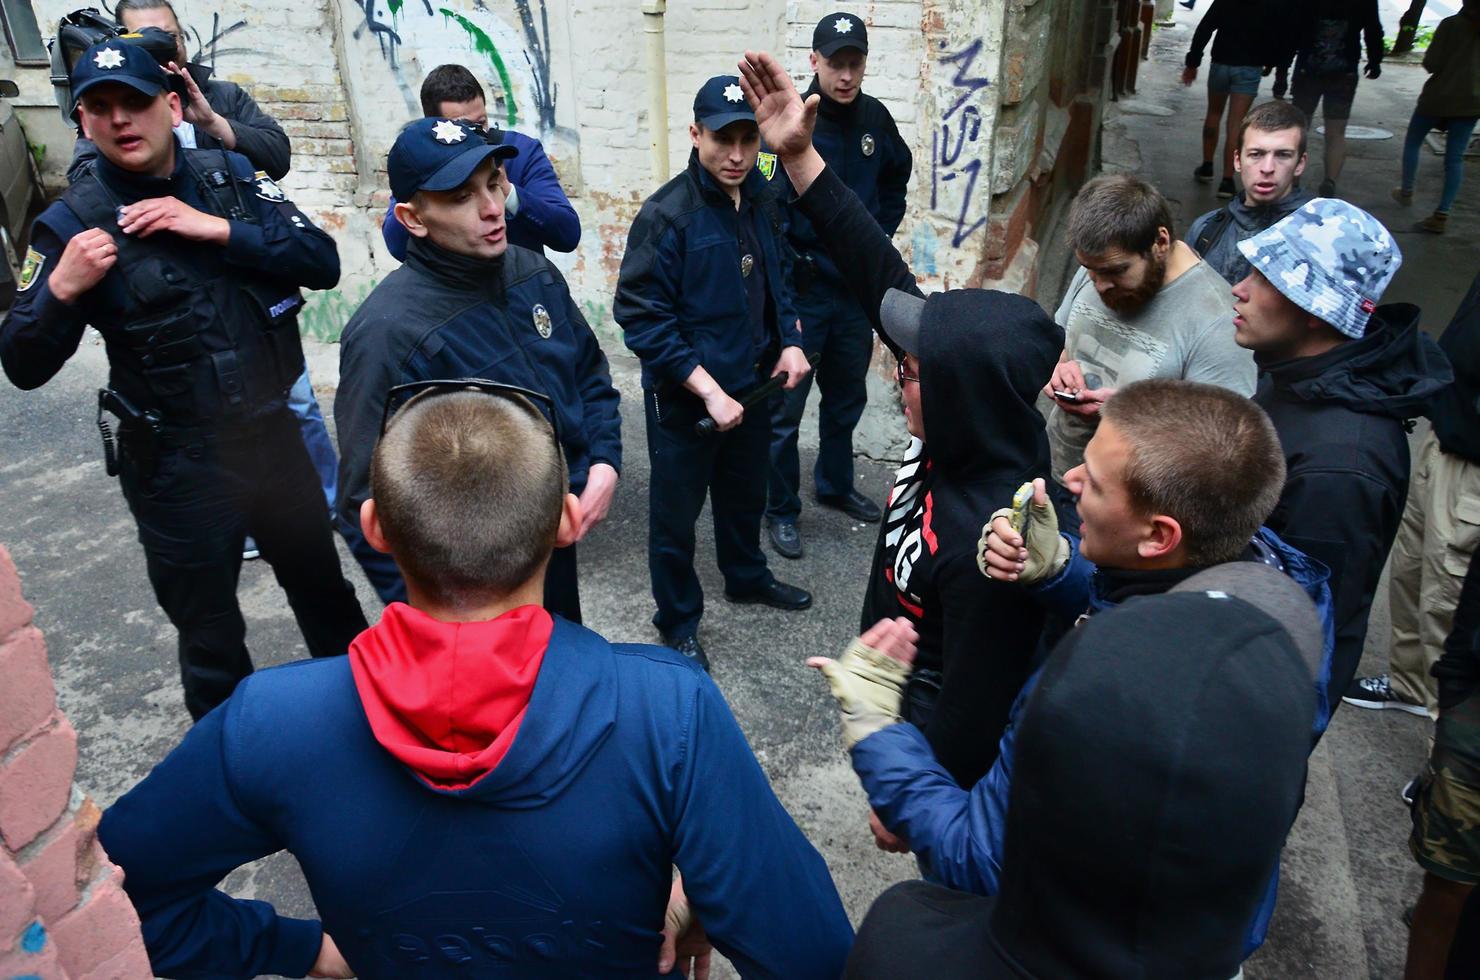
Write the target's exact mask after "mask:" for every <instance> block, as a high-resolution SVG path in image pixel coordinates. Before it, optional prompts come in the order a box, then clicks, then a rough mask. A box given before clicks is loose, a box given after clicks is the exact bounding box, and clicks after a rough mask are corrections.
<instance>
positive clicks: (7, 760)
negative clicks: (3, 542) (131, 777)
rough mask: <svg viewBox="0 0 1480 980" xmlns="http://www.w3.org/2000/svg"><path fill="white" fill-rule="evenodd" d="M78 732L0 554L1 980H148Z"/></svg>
mask: <svg viewBox="0 0 1480 980" xmlns="http://www.w3.org/2000/svg"><path fill="white" fill-rule="evenodd" d="M76 767H77V733H76V732H75V731H73V729H72V726H71V725H70V724H69V723H68V722H67V719H66V718H65V717H64V716H63V715H62V713H61V712H60V711H59V710H58V709H57V700H56V690H55V688H54V687H53V686H52V679H51V667H50V665H49V664H48V663H47V659H46V645H45V642H44V641H43V639H42V636H41V631H40V630H38V629H37V628H36V627H35V626H34V625H32V623H31V607H30V605H29V604H27V602H26V600H25V599H24V598H23V597H22V595H21V583H20V577H19V575H18V574H17V573H16V569H15V565H14V563H12V562H11V560H10V554H9V552H7V551H6V550H5V548H4V547H3V546H0V976H3V977H14V978H32V977H35V978H45V980H67V978H70V980H132V978H136V977H137V978H147V977H152V976H153V975H154V974H153V971H152V970H150V968H149V957H148V956H147V955H146V953H145V952H144V941H143V939H142V938H141V937H140V935H139V918H138V916H137V915H136V914H135V913H134V907H133V905H132V904H130V902H129V900H128V896H127V895H125V894H124V891H123V872H122V871H120V870H119V869H118V867H117V866H115V865H114V864H113V863H112V862H110V861H109V860H108V857H107V855H106V854H104V853H103V849H102V848H101V847H100V846H99V845H98V842H97V836H96V832H97V826H98V820H99V818H100V817H101V816H102V813H101V811H100V810H99V809H98V807H97V805H96V804H94V803H93V802H92V800H90V799H88V798H87V797H86V796H84V795H83V794H82V793H81V792H80V791H78V790H77V788H76V787H75V786H74V785H73V784H72V774H73V771H74V770H75V769H76Z"/></svg>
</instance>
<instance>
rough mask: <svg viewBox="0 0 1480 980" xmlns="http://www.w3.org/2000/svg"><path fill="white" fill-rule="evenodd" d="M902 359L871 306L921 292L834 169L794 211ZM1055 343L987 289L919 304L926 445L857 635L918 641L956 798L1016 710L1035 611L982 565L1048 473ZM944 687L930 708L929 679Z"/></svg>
mask: <svg viewBox="0 0 1480 980" xmlns="http://www.w3.org/2000/svg"><path fill="white" fill-rule="evenodd" d="M796 206H797V207H798V208H799V209H800V210H801V211H802V213H803V214H805V215H806V216H807V218H808V219H809V220H810V221H811V223H812V226H813V228H814V229H815V231H816V233H817V236H818V239H819V241H820V242H821V244H822V246H823V247H824V248H826V249H827V250H828V251H829V252H830V253H831V255H832V256H833V258H834V260H835V261H836V262H837V265H838V267H839V268H841V269H843V270H844V276H845V277H846V280H847V284H848V286H849V287H850V288H851V289H852V290H853V291H854V292H855V293H856V295H857V296H858V300H859V304H860V305H861V306H862V308H863V309H864V310H865V311H866V312H867V313H868V315H869V317H870V319H871V320H872V321H873V324H874V329H875V330H876V331H878V332H879V335H880V336H881V337H883V338H884V342H885V344H886V345H888V346H889V347H890V348H891V349H892V350H894V351H895V353H896V354H898V353H899V351H898V349H897V348H896V347H895V345H894V344H893V343H892V342H891V341H890V340H889V338H888V337H887V336H885V335H884V333H883V330H882V328H881V326H880V323H879V303H880V301H881V300H882V298H883V296H884V293H885V292H886V291H887V290H888V289H890V288H896V289H901V290H905V291H907V292H911V293H913V294H915V295H921V293H920V290H919V287H917V286H916V285H915V278H914V275H913V274H912V273H911V272H910V270H909V267H908V266H906V265H905V263H904V260H903V259H902V258H900V256H899V253H898V252H897V251H896V250H895V249H894V246H893V245H891V244H890V243H889V239H888V238H886V237H885V235H884V233H883V232H882V231H881V230H880V229H879V226H878V224H877V223H876V222H874V220H873V219H872V218H871V217H870V216H869V213H868V211H867V209H865V208H864V207H863V205H862V204H861V203H860V202H859V200H858V198H857V197H856V196H855V195H854V194H853V193H852V192H851V191H850V190H848V188H847V187H846V186H845V185H844V184H843V183H842V181H841V180H840V179H839V178H838V176H837V175H836V174H834V173H833V171H832V168H831V167H829V168H827V169H825V170H824V171H823V172H822V174H821V175H820V176H819V177H818V178H817V180H816V182H815V183H814V184H813V185H812V186H811V187H810V188H808V190H807V193H806V194H804V195H802V196H801V197H800V198H799V199H798V200H797V202H796ZM1063 345H1064V332H1063V330H1062V329H1060V328H1059V326H1058V325H1057V324H1055V323H1054V322H1053V319H1052V318H1051V317H1050V316H1049V315H1048V314H1047V313H1045V312H1044V311H1043V309H1042V308H1041V307H1039V306H1038V304H1037V303H1034V302H1033V301H1032V300H1030V299H1027V298H1025V297H1022V296H1015V295H1012V294H1010V293H1004V292H999V291H997V290H988V289H957V290H950V291H948V292H944V293H936V294H934V295H931V296H930V297H928V298H927V299H926V303H925V309H924V312H923V315H922V318H921V331H920V346H921V350H918V351H912V352H911V353H913V354H915V355H916V357H918V358H919V361H920V393H921V398H922V399H923V405H922V408H923V415H924V422H925V427H926V432H927V434H928V437H929V441H928V444H927V443H922V442H921V441H920V440H918V439H915V440H912V441H911V444H910V449H909V451H908V453H907V456H906V459H905V462H904V465H903V466H902V467H901V468H900V470H899V472H898V474H897V475H896V479H895V485H894V489H893V490H892V491H891V493H890V495H889V502H888V506H887V507H886V513H885V516H884V521H883V524H882V526H881V527H880V529H879V543H878V546H877V547H876V548H875V549H874V561H873V569H872V571H871V573H870V579H869V585H868V589H867V592H866V593H865V596H864V603H863V616H862V621H863V624H864V626H865V628H866V627H867V626H871V625H872V624H873V623H874V622H876V621H878V620H879V619H883V618H885V617H894V616H906V617H908V618H909V619H910V620H912V621H913V622H914V623H915V627H916V629H917V630H919V633H920V643H919V652H918V654H917V657H916V660H915V675H914V677H912V679H911V690H910V694H909V697H908V698H907V702H906V705H905V714H906V718H907V720H909V721H912V722H914V723H915V724H917V725H918V726H919V727H920V728H921V729H923V730H924V732H925V735H926V737H927V738H928V739H929V740H930V745H931V748H932V749H933V750H934V751H935V755H936V757H937V758H938V759H939V760H940V761H941V763H942V764H943V765H944V766H945V767H946V768H947V769H948V770H949V771H950V772H951V775H952V776H954V777H955V778H956V780H957V782H959V783H960V784H961V785H962V786H965V787H970V786H971V785H972V784H973V783H975V782H976V781H977V780H978V779H979V778H981V776H982V775H983V774H985V773H986V771H987V770H988V769H989V768H991V765H992V762H993V760H994V759H995V758H996V754H997V741H998V739H999V738H1000V737H1001V734H1002V730H1003V728H1004V727H1005V726H1006V723H1007V715H1008V711H1009V709H1010V708H1011V707H1012V701H1013V698H1014V697H1015V696H1016V695H1017V692H1018V689H1019V688H1020V687H1021V686H1022V683H1023V681H1024V680H1025V679H1026V677H1027V670H1028V663H1029V660H1030V659H1031V657H1032V654H1033V650H1034V648H1035V645H1036V643H1037V638H1038V634H1039V632H1040V631H1041V630H1042V625H1043V622H1042V613H1041V611H1040V610H1039V609H1038V608H1037V606H1036V604H1035V603H1030V602H1024V601H1023V595H1022V592H1021V590H1020V589H1019V588H1018V587H1017V586H1016V585H1011V584H1007V583H1000V582H993V581H991V580H990V579H988V578H986V577H985V576H984V575H982V574H981V572H980V571H979V570H978V569H977V566H976V548H977V541H978V539H979V538H980V537H981V529H982V525H983V524H985V523H986V520H987V518H988V517H989V516H990V515H991V513H992V511H994V510H996V509H997V508H999V507H1002V506H1005V505H1006V504H1007V503H1009V502H1010V501H1011V500H1012V495H1013V493H1014V491H1016V490H1017V488H1018V487H1019V486H1020V485H1021V484H1022V483H1023V482H1025V481H1027V480H1031V479H1033V478H1034V477H1037V476H1046V475H1047V474H1048V472H1049V460H1048V440H1047V437H1046V435H1045V433H1044V423H1043V416H1042V415H1041V414H1040V413H1039V412H1038V410H1037V409H1036V408H1035V407H1034V399H1035V398H1036V397H1037V395H1038V392H1039V390H1040V389H1041V388H1042V387H1043V385H1044V383H1045V382H1046V381H1047V380H1048V378H1049V376H1050V375H1051V374H1052V373H1053V366H1054V364H1055V363H1056V362H1057V360H1058V355H1059V351H1061V350H1062V349H1063ZM937 673H938V683H939V685H940V690H939V694H938V696H932V695H934V691H933V685H932V684H931V680H932V674H937Z"/></svg>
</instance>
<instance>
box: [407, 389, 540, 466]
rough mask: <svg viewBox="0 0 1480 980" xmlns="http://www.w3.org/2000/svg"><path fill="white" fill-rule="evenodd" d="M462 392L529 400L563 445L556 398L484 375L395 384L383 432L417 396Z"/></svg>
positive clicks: (426, 396)
mask: <svg viewBox="0 0 1480 980" xmlns="http://www.w3.org/2000/svg"><path fill="white" fill-rule="evenodd" d="M460 391H476V392H481V393H483V394H485V395H493V396H494V397H496V398H506V399H508V400H510V401H513V402H515V403H516V404H517V402H518V400H519V399H521V398H526V399H528V400H529V401H530V402H532V403H533V404H534V406H535V407H536V408H537V409H538V410H539V411H540V413H541V414H542V415H544V416H545V418H546V419H547V420H548V421H549V423H550V431H551V432H552V433H553V434H554V436H555V447H556V448H557V449H559V448H560V447H562V446H563V445H564V442H563V440H562V439H561V438H560V416H559V414H558V413H557V412H556V411H555V400H554V399H552V398H551V397H550V396H549V395H547V394H545V393H544V392H543V391H532V390H530V389H529V388H521V387H519V386H518V385H507V384H503V383H501V382H498V381H485V380H484V379H482V378H446V379H442V380H431V381H411V382H408V383H407V384H403V385H396V386H395V387H394V388H391V389H390V390H389V391H387V392H386V393H385V410H384V411H383V412H382V413H381V415H380V434H381V435H382V436H383V435H385V433H386V430H387V429H389V428H390V425H391V423H392V422H393V421H394V420H395V419H396V417H397V416H398V415H399V414H400V412H401V409H403V408H405V407H406V406H407V405H409V404H410V403H411V402H413V401H415V400H416V399H418V398H435V397H436V396H438V395H449V394H455V393H457V392H460Z"/></svg>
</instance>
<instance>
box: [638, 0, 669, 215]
mask: <svg viewBox="0 0 1480 980" xmlns="http://www.w3.org/2000/svg"><path fill="white" fill-rule="evenodd" d="M667 11H668V0H642V33H643V34H644V35H645V37H646V38H647V41H646V47H647V77H648V78H647V81H648V140H649V144H648V145H649V147H650V149H651V151H652V164H653V186H654V187H659V186H661V185H662V184H663V183H664V182H665V181H667V180H668V177H669V173H668V59H667V56H666V55H665V53H664V47H663V15H664V14H665V13H667Z"/></svg>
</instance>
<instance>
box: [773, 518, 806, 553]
mask: <svg viewBox="0 0 1480 980" xmlns="http://www.w3.org/2000/svg"><path fill="white" fill-rule="evenodd" d="M766 533H767V535H768V536H769V537H770V538H771V547H773V548H775V549H776V554H778V555H780V556H781V557H782V558H800V557H802V535H801V532H800V531H798V530H797V525H796V522H795V521H767V522H766Z"/></svg>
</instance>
